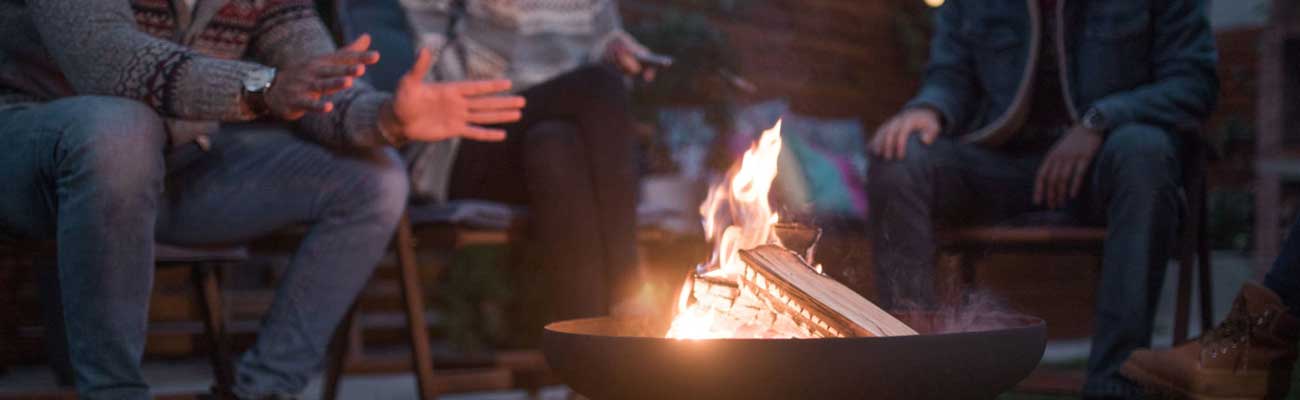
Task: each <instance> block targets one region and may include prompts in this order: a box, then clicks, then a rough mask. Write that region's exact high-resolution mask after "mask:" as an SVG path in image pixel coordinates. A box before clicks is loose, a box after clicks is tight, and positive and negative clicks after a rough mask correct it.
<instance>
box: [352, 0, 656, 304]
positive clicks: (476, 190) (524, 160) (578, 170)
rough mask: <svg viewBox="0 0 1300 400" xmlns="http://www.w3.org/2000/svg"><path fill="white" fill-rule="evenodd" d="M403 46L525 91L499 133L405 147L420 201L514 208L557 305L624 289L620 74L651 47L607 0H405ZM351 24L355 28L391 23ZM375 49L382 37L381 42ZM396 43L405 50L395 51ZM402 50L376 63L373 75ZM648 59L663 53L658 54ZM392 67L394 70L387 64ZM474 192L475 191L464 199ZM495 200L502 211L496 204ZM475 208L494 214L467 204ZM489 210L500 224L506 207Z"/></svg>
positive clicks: (438, 67) (632, 182)
mask: <svg viewBox="0 0 1300 400" xmlns="http://www.w3.org/2000/svg"><path fill="white" fill-rule="evenodd" d="M377 3H379V4H371V5H364V6H363V7H398V6H400V7H401V8H402V10H403V11H404V14H405V17H406V22H407V23H409V26H410V29H411V31H410V32H409V33H408V34H407V35H405V36H406V40H408V41H413V42H408V43H409V44H407V45H413V46H414V47H417V48H426V49H430V50H432V51H433V52H434V53H435V54H436V55H437V57H436V58H437V59H436V62H435V65H434V67H433V69H432V71H431V72H432V73H431V76H432V77H433V78H434V79H438V80H443V81H455V80H462V79H477V78H478V77H493V78H506V79H510V80H511V81H513V82H514V90H515V91H516V92H517V93H519V94H520V95H522V96H523V97H524V98H526V99H527V101H528V104H529V105H528V107H527V108H526V109H525V111H524V116H523V118H522V119H521V120H520V121H519V122H517V123H512V124H509V125H506V126H504V128H505V129H506V131H507V132H508V134H507V138H506V140H505V141H503V142H499V143H494V144H492V145H486V146H485V145H481V144H480V143H472V142H468V141H456V140H453V141H447V142H442V143H428V144H416V145H412V146H408V147H406V148H405V149H404V151H403V154H404V155H405V157H406V160H407V162H408V164H409V165H410V171H411V175H412V182H413V183H414V186H413V191H414V196H415V197H416V199H417V201H419V202H424V203H435V204H436V203H444V202H449V201H450V202H456V203H458V204H459V205H460V206H462V207H479V208H493V207H494V206H493V205H492V204H490V203H484V202H482V201H490V202H496V203H498V204H500V203H504V204H506V205H510V206H522V207H526V210H527V215H528V216H527V218H526V221H527V229H528V237H529V239H530V243H529V246H528V249H529V251H528V252H527V255H526V256H525V257H523V259H525V260H527V261H528V262H531V263H535V264H540V267H541V268H542V270H541V271H533V272H529V273H536V274H538V276H540V277H542V278H541V279H542V281H545V282H548V283H549V285H546V286H549V287H550V288H551V289H550V290H548V292H550V293H551V295H550V296H545V297H547V298H550V300H549V301H551V302H553V303H554V304H553V306H554V309H555V311H556V313H557V314H556V315H553V316H549V317H547V318H545V319H557V318H572V317H582V316H595V315H603V314H606V313H608V312H609V310H610V307H611V306H612V305H613V304H614V302H615V301H617V299H618V298H620V297H621V296H624V295H626V294H628V293H627V290H626V289H622V288H621V287H622V286H624V285H627V284H630V282H631V280H632V276H631V274H632V273H633V272H634V269H635V268H636V265H637V251H636V213H635V210H636V202H637V189H638V172H637V155H636V153H635V142H634V138H633V132H632V130H633V127H632V120H631V115H630V111H629V108H628V107H629V106H628V82H629V80H628V79H627V78H628V77H631V78H635V79H638V80H648V79H652V78H653V77H654V73H655V71H654V69H653V68H652V66H651V65H646V64H645V63H643V62H641V61H638V60H639V59H649V58H653V57H654V56H653V55H652V54H651V53H650V52H649V51H648V50H646V49H645V48H644V47H643V46H641V45H640V44H638V43H637V42H636V41H635V40H633V39H632V37H631V36H629V35H628V34H627V33H626V32H624V31H623V29H622V26H621V20H620V18H619V15H618V10H617V7H616V5H615V3H614V2H613V1H610V0H565V1H532V0H522V1H476V0H468V1H452V0H405V1H402V2H400V5H399V4H397V2H386V1H385V2H377ZM384 22H385V21H374V20H372V21H359V23H360V25H361V26H358V27H356V29H354V30H355V31H357V32H368V31H371V30H375V29H392V28H391V27H384V26H378V25H379V24H382V23H384ZM381 46H382V45H381ZM407 52H408V53H409V50H408V51H407ZM403 61H404V60H403V59H402V58H400V57H399V58H395V59H390V60H387V62H389V63H393V64H390V65H388V66H383V65H381V66H379V69H378V71H377V75H376V76H375V77H374V78H373V79H375V82H376V84H377V85H378V86H379V87H384V86H385V85H386V84H387V82H384V78H383V76H384V75H385V71H386V70H387V69H392V68H394V67H393V65H394V64H397V65H400V64H401V63H403ZM657 62H664V61H662V60H661V59H659V61H657ZM400 69H401V67H396V68H395V69H394V70H400ZM470 201H477V202H470ZM502 211H506V210H502ZM479 214H481V215H488V214H493V213H490V212H480V213H479ZM495 215H502V216H507V217H505V220H501V221H498V223H500V224H503V225H508V224H510V222H511V221H510V220H509V219H510V217H508V216H509V215H512V214H511V213H509V212H500V213H496V214H495Z"/></svg>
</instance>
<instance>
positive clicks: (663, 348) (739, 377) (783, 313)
mask: <svg viewBox="0 0 1300 400" xmlns="http://www.w3.org/2000/svg"><path fill="white" fill-rule="evenodd" d="M780 130H781V125H780V123H779V122H778V123H777V125H776V126H775V127H773V128H772V129H769V130H767V131H765V132H763V134H762V136H761V137H760V138H759V140H758V141H757V142H755V144H754V145H753V146H752V147H751V148H750V149H749V151H747V152H745V154H744V156H743V157H742V158H741V159H740V162H739V163H737V164H736V165H735V166H734V167H733V168H732V169H731V171H730V172H729V173H728V176H727V178H726V179H725V180H723V181H721V182H718V183H716V184H715V185H713V186H712V188H710V190H709V195H708V197H707V199H705V202H704V204H701V205H700V214H701V217H702V221H703V225H704V231H705V236H706V238H708V239H709V240H710V241H712V242H713V245H714V250H713V253H712V254H711V256H710V259H709V261H708V262H706V263H703V264H701V265H699V266H697V267H696V268H695V270H694V271H692V272H691V273H690V274H689V275H688V276H687V279H686V280H685V282H684V284H683V285H682V290H681V292H680V293H679V296H678V301H677V309H676V312H675V314H674V315H673V317H672V319H671V321H649V320H617V319H607V318H597V319H584V320H573V321H565V322H557V323H554V324H551V325H549V326H547V327H546V332H545V334H544V337H543V346H544V350H545V353H546V359H547V361H548V363H549V364H550V366H551V367H552V368H553V369H555V371H557V372H558V373H559V375H560V376H561V377H562V378H563V379H564V381H565V382H567V383H568V384H569V385H570V386H571V387H573V389H574V390H576V391H578V393H582V394H584V395H586V396H588V397H591V398H593V399H596V400H612V399H654V400H660V399H711V400H712V399H745V400H753V399H909V400H911V399H958V398H960V399H991V398H993V397H994V396H996V395H997V394H998V393H1002V392H1003V391H1006V390H1007V389H1009V388H1011V386H1012V385H1014V384H1015V383H1016V382H1019V381H1020V380H1021V379H1023V378H1024V377H1025V376H1026V375H1027V374H1028V373H1029V371H1031V370H1033V368H1034V367H1035V366H1036V365H1037V364H1038V360H1039V358H1041V357H1042V354H1043V347H1044V345H1045V336H1044V331H1045V327H1044V324H1043V321H1042V320H1039V319H1036V318H1031V317H1023V316H1015V315H1009V314H1000V313H993V312H968V313H961V314H957V313H930V314H925V313H914V314H909V315H903V316H901V318H898V317H896V316H894V315H891V314H890V313H887V312H885V311H884V310H882V309H880V308H879V307H878V306H876V305H875V304H874V303H872V302H871V301H869V300H868V299H866V298H865V297H863V296H861V295H860V294H858V293H856V292H854V291H853V290H852V289H849V288H848V287H846V286H844V285H843V284H841V283H840V282H838V281H836V280H835V279H833V278H831V277H829V276H826V275H824V274H823V273H822V268H821V265H820V264H817V263H816V260H815V257H814V254H815V251H814V249H815V247H816V243H817V238H818V237H820V230H817V229H815V228H811V227H805V226H801V225H799V224H797V223H791V222H783V221H782V220H781V218H780V216H779V215H777V214H776V212H774V211H773V208H772V206H771V204H769V202H768V192H769V189H770V188H771V187H772V181H773V179H774V178H775V176H776V174H777V164H778V158H779V154H780V153H781V133H780ZM951 317H960V318H951Z"/></svg>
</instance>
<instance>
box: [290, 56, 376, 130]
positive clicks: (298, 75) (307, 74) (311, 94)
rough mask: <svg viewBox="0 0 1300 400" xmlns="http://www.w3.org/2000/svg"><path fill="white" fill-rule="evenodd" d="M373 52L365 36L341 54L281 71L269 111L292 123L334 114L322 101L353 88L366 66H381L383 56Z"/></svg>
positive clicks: (316, 59)
mask: <svg viewBox="0 0 1300 400" xmlns="http://www.w3.org/2000/svg"><path fill="white" fill-rule="evenodd" d="M369 48H370V35H361V37H359V38H357V40H356V41H353V42H352V43H351V44H349V45H347V46H344V47H343V48H341V49H339V50H338V51H335V52H333V53H330V54H326V55H323V56H320V57H317V58H315V59H312V60H307V61H304V62H301V63H298V64H294V65H292V66H289V67H286V68H284V69H282V70H280V71H279V72H277V73H276V75H275V83H273V84H271V88H270V89H267V92H266V106H267V108H268V109H270V111H271V114H272V115H274V116H276V117H279V118H282V119H285V120H288V121H293V120H297V119H299V118H302V116H303V115H305V114H306V113H308V112H321V113H327V112H330V111H331V110H333V109H334V104H333V103H331V102H329V101H324V100H321V98H322V97H325V96H329V95H331V94H334V93H335V92H338V91H340V90H343V89H347V88H350V87H352V81H353V79H356V78H358V77H361V75H364V74H365V73H366V65H368V64H374V63H377V62H379V52H377V51H370V50H367V49H369Z"/></svg>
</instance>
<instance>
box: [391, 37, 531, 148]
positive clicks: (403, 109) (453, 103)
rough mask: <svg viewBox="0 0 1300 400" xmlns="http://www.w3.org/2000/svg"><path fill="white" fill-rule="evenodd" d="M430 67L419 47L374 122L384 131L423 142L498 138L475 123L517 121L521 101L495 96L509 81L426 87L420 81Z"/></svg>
mask: <svg viewBox="0 0 1300 400" xmlns="http://www.w3.org/2000/svg"><path fill="white" fill-rule="evenodd" d="M432 66H433V55H432V54H430V53H429V50H428V49H421V50H420V56H419V57H418V58H416V60H415V66H414V67H411V70H410V71H409V72H407V73H406V75H405V76H403V77H402V80H401V81H400V82H399V83H398V86H397V92H396V93H395V94H394V96H393V100H392V102H391V103H390V104H388V105H387V106H386V107H384V111H383V114H382V115H381V122H380V123H382V124H385V131H388V132H395V133H398V134H399V135H400V136H401V137H403V138H405V139H408V140H418V141H425V142H433V141H439V140H443V139H450V138H453V137H464V138H467V139H473V140H482V141H500V140H504V139H505V137H506V132H505V130H502V129H488V128H483V127H481V126H477V125H492V124H503V123H507V122H514V121H518V120H519V118H520V117H521V116H522V112H521V109H522V108H523V107H524V98H523V97H520V96H508V95H503V94H501V93H502V92H505V91H507V90H510V81H509V80H505V79H498V80H487V81H465V82H449V83H428V82H425V81H424V77H425V75H427V74H428V73H429V68H431V67H432Z"/></svg>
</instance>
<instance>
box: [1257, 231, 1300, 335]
mask: <svg viewBox="0 0 1300 400" xmlns="http://www.w3.org/2000/svg"><path fill="white" fill-rule="evenodd" d="M1264 286H1266V287H1268V288H1269V289H1271V290H1273V292H1274V293H1277V295H1278V297H1281V298H1282V302H1283V303H1285V304H1286V306H1287V308H1289V309H1290V311H1291V315H1295V316H1297V317H1300V218H1296V221H1295V222H1293V223H1291V229H1290V231H1289V232H1287V234H1286V241H1285V242H1282V253H1281V254H1278V255H1277V259H1275V260H1273V268H1272V269H1269V270H1268V275H1265V276H1264Z"/></svg>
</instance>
